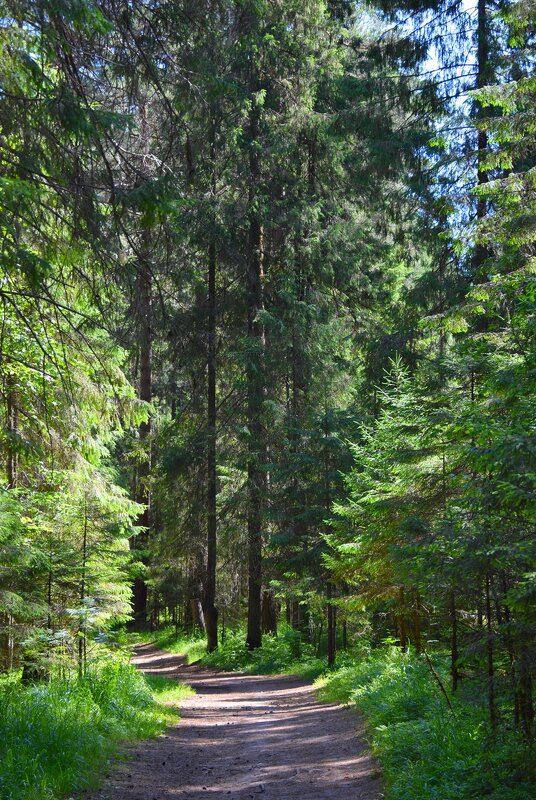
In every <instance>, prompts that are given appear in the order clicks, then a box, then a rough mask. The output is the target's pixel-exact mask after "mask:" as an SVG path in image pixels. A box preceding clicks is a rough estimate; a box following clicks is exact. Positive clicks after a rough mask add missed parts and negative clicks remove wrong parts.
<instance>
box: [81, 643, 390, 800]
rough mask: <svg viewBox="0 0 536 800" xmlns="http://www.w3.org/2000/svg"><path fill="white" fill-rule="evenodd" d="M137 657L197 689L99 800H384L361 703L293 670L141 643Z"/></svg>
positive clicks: (151, 669)
mask: <svg viewBox="0 0 536 800" xmlns="http://www.w3.org/2000/svg"><path fill="white" fill-rule="evenodd" d="M133 663H134V664H136V666H137V667H139V668H140V669H142V670H143V671H144V672H147V673H148V674H150V675H162V676H165V677H166V678H176V679H177V680H180V681H181V682H182V683H187V684H189V685H190V686H193V688H194V689H195V690H196V692H197V694H195V695H192V696H191V697H189V698H187V699H186V700H185V701H183V703H182V704H181V721H180V723H179V724H178V725H177V726H175V727H173V728H170V729H169V730H168V731H167V732H166V734H164V735H163V736H160V737H158V738H157V739H153V740H150V741H146V742H142V743H140V744H139V745H137V746H136V747H135V748H131V749H130V750H129V752H128V755H129V756H130V759H131V760H130V761H128V762H127V763H125V764H122V765H121V766H120V767H118V768H117V769H116V770H115V771H114V774H112V775H111V776H110V778H109V779H108V781H107V783H106V784H105V785H104V787H103V788H102V789H101V790H100V791H99V792H97V793H95V794H93V795H92V798H93V800H101V798H102V799H104V798H106V800H108V798H110V800H127V798H128V800H173V798H177V799H178V800H202V798H207V797H210V798H218V799H219V798H222V800H224V799H225V800H246V799H247V798H256V797H262V798H265V800H321V799H323V798H326V799H327V798H330V800H379V798H381V797H382V794H381V782H380V780H379V777H378V769H377V765H376V764H375V762H374V760H373V758H372V756H371V755H370V753H368V752H367V750H366V748H365V745H364V744H363V741H362V740H361V739H360V738H359V730H358V726H359V725H360V719H359V717H358V716H357V715H356V714H355V712H354V711H352V710H350V709H347V708H344V707H341V706H336V705H327V704H323V703H318V702H317V701H316V700H315V698H314V694H313V691H312V688H311V685H310V684H308V683H306V682H305V681H303V680H300V679H298V678H293V677H289V676H287V675H276V676H264V675H241V674H238V673H236V672H215V671H212V670H208V669H206V668H203V667H198V666H196V665H195V664H194V665H186V664H185V663H184V659H183V658H182V657H180V656H177V655H171V654H168V653H162V652H161V651H158V650H157V649H156V648H155V647H154V646H153V645H141V646H140V647H138V648H137V650H136V655H135V656H134V658H133Z"/></svg>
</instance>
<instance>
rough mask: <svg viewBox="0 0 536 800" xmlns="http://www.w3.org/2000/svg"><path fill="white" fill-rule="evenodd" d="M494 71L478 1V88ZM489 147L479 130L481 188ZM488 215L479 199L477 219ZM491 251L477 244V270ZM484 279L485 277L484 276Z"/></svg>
mask: <svg viewBox="0 0 536 800" xmlns="http://www.w3.org/2000/svg"><path fill="white" fill-rule="evenodd" d="M491 73H492V70H491V64H490V53H489V20H488V12H487V8H486V0H478V5H477V77H476V88H477V89H481V88H482V87H483V86H486V85H487V84H488V83H491V82H492V78H493V76H492V74H491ZM477 115H478V116H481V115H482V107H481V105H480V104H478V108H477ZM487 147H488V135H487V133H486V131H484V130H479V131H478V138H477V148H478V152H477V184H478V186H479V187H482V186H484V185H485V184H486V183H487V182H488V172H487V170H486V168H485V166H484V160H485V158H486V150H487ZM487 213H488V201H487V200H486V198H485V197H480V196H479V197H478V199H477V206H476V218H477V221H478V222H480V221H481V220H483V219H484V218H485V217H486V215H487ZM489 255H490V253H489V250H488V249H487V248H486V247H485V245H482V244H477V245H476V247H475V253H474V258H473V266H474V268H475V270H480V268H481V267H482V265H483V264H484V262H485V261H486V259H487V258H488V257H489ZM482 277H484V276H482Z"/></svg>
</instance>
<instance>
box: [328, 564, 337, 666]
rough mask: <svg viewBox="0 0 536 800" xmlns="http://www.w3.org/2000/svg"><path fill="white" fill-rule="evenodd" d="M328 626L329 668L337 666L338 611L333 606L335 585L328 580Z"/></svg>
mask: <svg viewBox="0 0 536 800" xmlns="http://www.w3.org/2000/svg"><path fill="white" fill-rule="evenodd" d="M326 599H327V618H328V619H327V626H328V667H332V666H333V665H334V664H335V658H336V655H337V609H336V607H335V606H334V605H333V603H332V600H333V583H332V581H331V580H330V579H329V578H328V583H327V587H326Z"/></svg>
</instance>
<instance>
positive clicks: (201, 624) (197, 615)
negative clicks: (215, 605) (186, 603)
mask: <svg viewBox="0 0 536 800" xmlns="http://www.w3.org/2000/svg"><path fill="white" fill-rule="evenodd" d="M190 608H191V611H192V622H193V626H194V630H195V628H197V629H198V630H200V631H201V633H205V631H206V626H205V617H204V614H203V605H202V603H201V599H200V598H199V597H192V598H191V599H190Z"/></svg>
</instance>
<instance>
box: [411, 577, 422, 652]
mask: <svg viewBox="0 0 536 800" xmlns="http://www.w3.org/2000/svg"><path fill="white" fill-rule="evenodd" d="M421 613H422V605H421V595H420V593H419V590H418V589H417V590H416V592H415V608H414V610H413V627H414V634H415V651H416V652H417V653H420V652H421V651H422V633H421Z"/></svg>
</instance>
